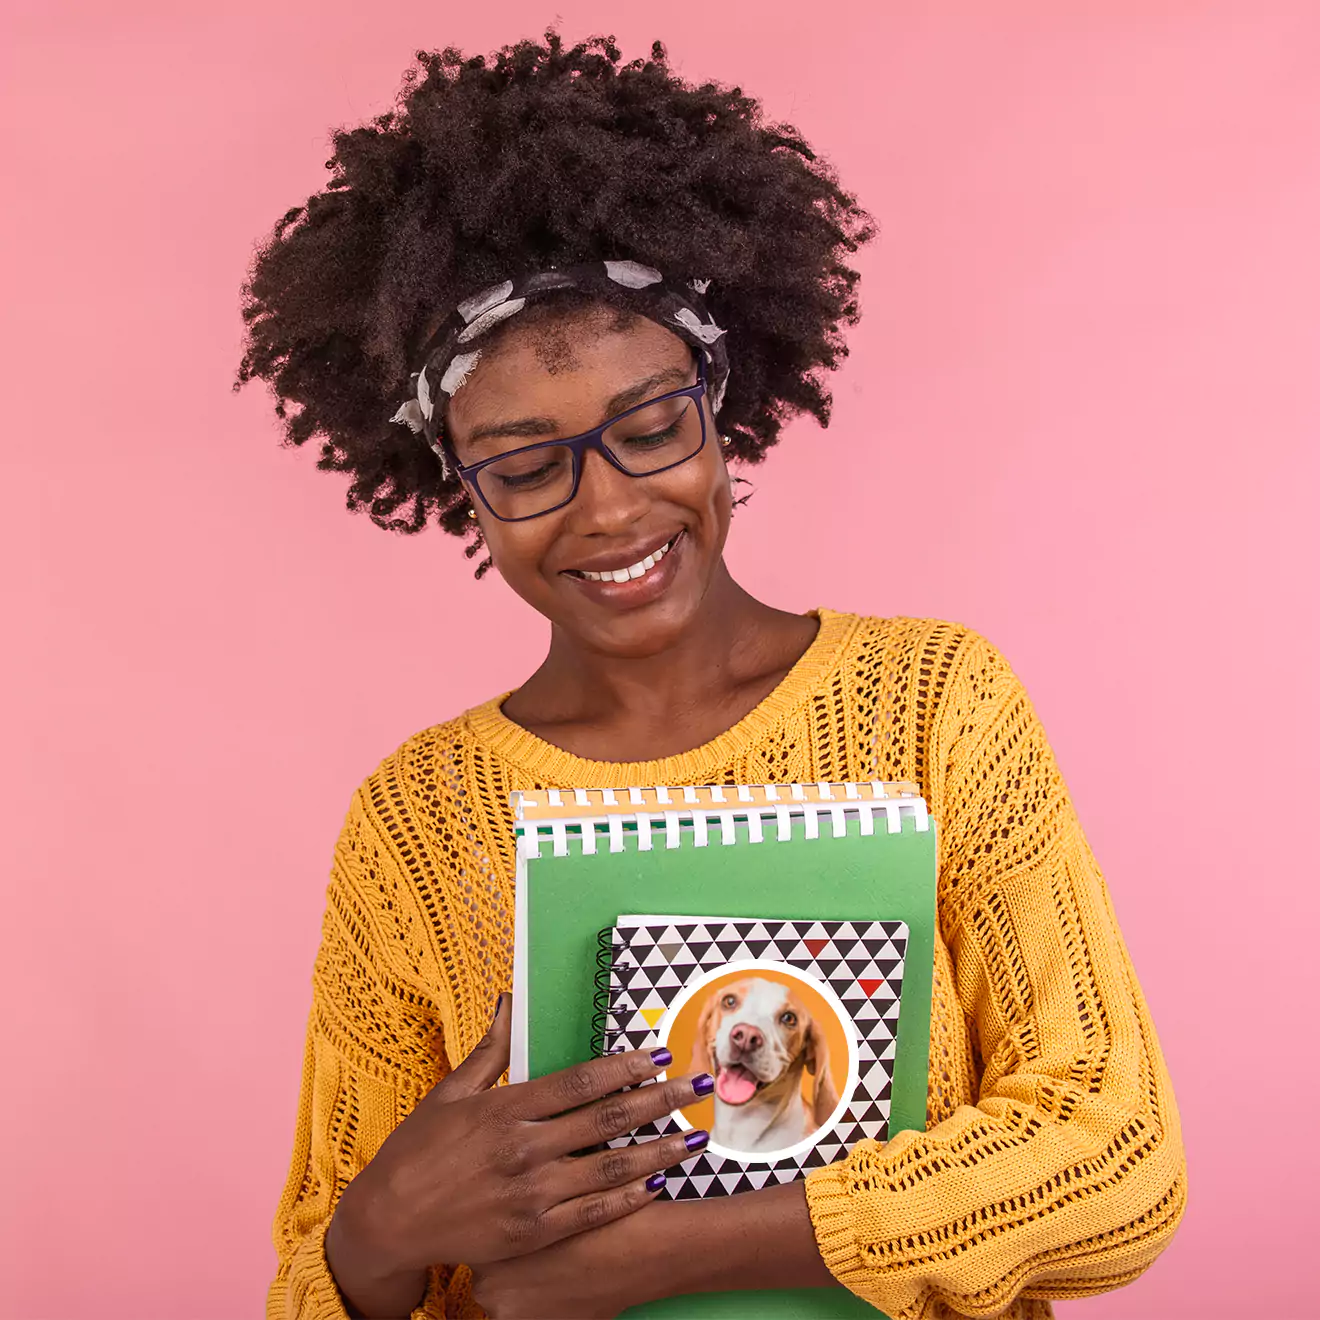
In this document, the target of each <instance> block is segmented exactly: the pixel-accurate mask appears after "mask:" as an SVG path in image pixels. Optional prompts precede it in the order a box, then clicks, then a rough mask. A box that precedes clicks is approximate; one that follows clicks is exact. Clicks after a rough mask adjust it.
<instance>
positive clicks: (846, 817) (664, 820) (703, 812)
mask: <svg viewBox="0 0 1320 1320" xmlns="http://www.w3.org/2000/svg"><path fill="white" fill-rule="evenodd" d="M814 787H815V789H816V790H817V797H818V799H819V800H817V801H808V800H807V797H806V793H805V790H804V788H803V786H802V785H801V784H790V785H789V786H788V789H789V793H790V795H791V800H785V798H784V797H783V795H782V794H780V793H778V792H775V791H771V790H769V789H767V791H766V792H765V794H764V797H765V800H764V801H763V802H760V803H756V802H754V801H753V800H752V794H751V793H750V792H749V791H747V790H746V789H744V788H741V787H740V788H738V789H737V790H736V798H737V802H736V803H734V802H732V801H731V800H730V798H729V796H728V795H727V794H725V793H723V792H718V791H714V792H711V793H710V798H711V800H712V801H714V802H721V803H725V804H727V805H724V806H722V807H715V806H709V807H706V808H702V807H700V806H695V805H693V804H694V803H696V802H697V801H698V799H697V795H696V793H695V792H694V790H693V789H691V788H684V789H682V790H681V795H682V798H683V802H682V804H680V803H679V802H678V801H677V800H676V799H675V798H674V797H673V796H672V795H671V794H670V793H668V792H667V791H666V790H665V789H664V788H657V789H654V790H652V791H653V792H654V793H655V795H656V796H655V801H656V802H657V803H662V804H665V805H664V806H663V807H661V808H659V809H657V808H655V807H652V808H649V809H648V808H646V806H645V802H644V800H642V810H639V811H635V812H631V813H627V814H625V813H617V812H616V813H610V814H608V815H606V816H604V817H603V820H604V825H605V829H604V831H603V832H602V831H600V830H599V829H598V825H599V823H600V822H601V820H602V817H600V816H596V817H591V816H582V817H577V816H573V815H569V814H566V815H565V816H564V818H563V819H551V820H541V821H526V822H520V823H519V826H518V838H517V846H518V855H519V857H522V858H539V857H540V856H541V845H542V843H543V842H546V841H548V842H549V843H550V846H551V853H552V854H553V856H555V857H567V856H569V855H570V853H571V852H572V851H573V850H572V849H571V848H570V845H569V840H570V839H571V838H572V837H573V835H575V834H576V835H577V837H578V838H579V839H580V841H581V842H580V847H579V848H578V849H577V851H579V852H581V853H583V854H584V855H587V856H592V855H594V854H595V853H596V852H598V851H600V850H601V841H602V839H603V840H604V841H605V847H606V848H607V849H608V851H610V852H612V853H620V852H626V851H627V836H628V834H629V833H630V832H631V833H633V834H634V835H635V837H636V840H637V842H636V847H637V850H638V851H639V852H650V851H651V850H652V849H653V848H658V847H660V846H661V844H660V843H659V841H658V838H657V832H662V833H663V837H664V844H663V846H664V847H665V848H679V847H681V846H682V843H683V836H684V834H685V833H690V834H691V837H692V844H693V846H694V847H697V848H708V847H711V846H713V845H714V844H718V845H720V846H723V847H729V846H731V845H733V844H735V843H737V842H738V837H739V826H740V825H741V826H743V827H744V828H745V831H746V838H747V841H748V842H749V843H762V842H765V841H766V840H767V839H773V840H775V841H777V842H779V843H787V842H788V841H789V840H791V839H792V838H793V836H794V823H795V822H798V821H800V822H801V824H802V835H803V837H804V838H808V839H818V838H819V837H820V835H821V833H822V830H821V826H822V823H823V822H822V816H823V817H825V822H824V823H825V824H826V826H827V828H826V831H825V832H826V833H827V835H828V836H829V837H832V838H835V839H841V838H844V837H846V836H847V834H848V828H849V825H848V823H849V821H850V820H856V821H857V831H858V833H859V834H861V835H862V836H864V837H869V836H871V835H873V834H874V833H875V832H876V828H877V818H878V817H883V819H884V829H885V832H886V833H887V834H901V833H902V832H903V822H904V821H905V820H906V821H909V822H910V825H909V828H910V829H912V830H914V831H915V832H917V833H925V831H927V830H928V829H930V815H929V812H928V811H927V809H926V804H925V802H924V801H922V799H921V798H919V797H915V796H909V797H902V798H892V797H885V796H884V794H883V792H881V791H880V786H879V785H878V784H876V785H872V786H871V787H872V791H873V794H874V799H873V800H867V799H866V798H863V797H862V796H861V794H860V793H859V792H858V791H857V786H856V785H853V784H848V785H844V791H843V795H842V796H841V797H840V796H838V795H836V794H833V793H832V792H831V791H830V786H829V785H828V784H817V785H814ZM620 791H621V790H620ZM604 792H606V793H609V797H607V798H606V799H605V801H606V803H607V804H608V805H615V804H617V802H618V798H617V797H616V796H615V794H614V793H613V792H611V791H610V790H604ZM675 792H680V790H675ZM567 797H571V798H572V803H571V804H570V803H569V802H566V801H565V800H564V799H565V798H567ZM640 798H641V792H640V790H637V789H630V790H629V791H628V799H629V805H637V804H638V799H640ZM611 799H612V800H611ZM547 800H548V802H549V804H550V805H551V806H562V807H565V808H568V809H570V810H571V806H588V805H590V803H589V800H587V799H586V798H585V790H582V789H575V790H571V791H566V792H563V793H561V792H560V791H559V790H556V789H549V790H547ZM767 826H769V827H770V828H768V829H767Z"/></svg>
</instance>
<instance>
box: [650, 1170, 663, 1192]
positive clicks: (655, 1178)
mask: <svg viewBox="0 0 1320 1320" xmlns="http://www.w3.org/2000/svg"><path fill="white" fill-rule="evenodd" d="M664 1185H665V1175H664V1174H663V1173H653V1174H652V1175H651V1176H650V1177H649V1178H648V1179H647V1180H646V1190H647V1191H648V1192H658V1191H659V1190H660V1189H661V1188H662V1187H663V1186H664Z"/></svg>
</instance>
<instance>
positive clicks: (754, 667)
mask: <svg viewBox="0 0 1320 1320" xmlns="http://www.w3.org/2000/svg"><path fill="white" fill-rule="evenodd" d="M816 631H817V623H816V620H815V619H812V618H808V617H806V616H804V615H800V614H791V613H788V612H786V611H784V610H777V609H773V608H772V607H771V606H769V605H766V604H764V603H763V602H761V601H759V600H757V599H756V598H755V597H754V596H752V595H750V594H749V593H748V592H747V591H745V590H744V589H743V588H742V587H740V586H739V585H738V584H737V583H736V582H734V580H733V579H732V577H730V576H729V575H728V573H727V571H725V572H724V573H723V574H722V581H719V582H718V583H717V584H713V586H712V590H711V591H710V592H708V593H707V597H706V599H705V600H704V601H703V603H702V609H701V613H700V615H699V616H698V618H697V619H696V620H694V623H693V626H691V627H689V628H688V629H687V630H686V631H685V632H684V634H683V636H682V637H681V638H680V639H679V640H678V641H677V643H675V644H674V645H673V646H669V647H666V648H665V650H664V651H662V652H660V653H658V654H656V655H651V656H644V657H637V658H626V659H625V658H621V657H618V656H611V655H605V654H602V653H600V652H598V651H593V650H592V649H590V648H589V647H586V646H583V645H582V644H581V643H580V642H579V641H577V640H576V639H575V638H573V637H570V636H568V635H566V634H565V633H563V632H562V630H560V629H555V630H554V631H553V632H552V634H551V642H550V650H549V653H548V654H547V655H546V658H545V660H544V662H543V663H542V664H541V666H540V668H539V669H537V671H536V672H535V673H534V674H533V675H532V676H531V678H529V679H528V680H527V682H526V683H524V684H523V685H522V687H520V688H519V689H518V690H517V692H515V693H513V694H512V695H511V696H510V697H509V699H508V700H507V701H506V702H505V704H504V708H503V710H504V714H505V716H506V717H507V718H509V719H511V720H513V721H514V722H515V723H517V724H520V725H521V726H522V727H523V728H525V729H527V730H528V731H529V732H531V733H534V734H536V735H537V736H538V737H540V738H543V739H544V740H545V741H546V742H549V743H552V744H554V745H555V746H557V747H560V748H562V749H563V750H564V751H567V752H570V753H572V754H573V755H576V756H582V757H587V758H589V759H591V760H598V761H649V760H655V759H658V758H660V757H663V756H671V755H674V754H675V753H678V752H684V751H688V750H690V749H691V748H693V747H697V746H700V745H701V744H702V743H705V742H708V741H710V739H712V738H714V737H717V736H718V735H719V734H721V733H723V732H724V731H725V730H726V729H729V728H731V727H732V726H733V725H734V724H736V723H737V722H738V721H739V720H740V719H742V717H743V716H744V715H746V714H747V713H748V711H750V710H751V709H753V708H754V707H755V706H756V705H757V704H759V703H760V702H761V701H762V700H764V698H765V697H766V696H768V695H769V694H770V692H771V691H773V689H774V688H775V687H776V686H777V685H778V683H779V682H780V681H781V680H782V679H783V677H784V675H785V674H787V673H788V671H789V670H790V669H791V668H792V667H793V665H794V664H796V663H797V661H798V660H799V659H800V658H801V656H802V654H803V652H804V651H806V649H807V648H808V647H809V646H810V645H811V642H812V640H813V638H814V637H815V635H816Z"/></svg>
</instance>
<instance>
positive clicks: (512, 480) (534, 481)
mask: <svg viewBox="0 0 1320 1320" xmlns="http://www.w3.org/2000/svg"><path fill="white" fill-rule="evenodd" d="M558 470H559V464H558V463H541V464H539V465H538V466H537V467H534V468H527V469H525V470H524V471H522V472H501V473H499V480H500V484H501V485H502V486H504V487H505V488H506V489H507V490H526V489H527V488H528V487H529V486H537V485H540V483H541V482H543V481H549V480H550V478H551V477H553V476H554V475H555V473H556V472H557V471H558Z"/></svg>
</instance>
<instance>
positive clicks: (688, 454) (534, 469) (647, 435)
mask: <svg viewBox="0 0 1320 1320" xmlns="http://www.w3.org/2000/svg"><path fill="white" fill-rule="evenodd" d="M705 393H706V364H705V362H704V361H703V360H702V358H701V356H700V354H698V355H697V383H696V384H695V385H688V386H687V387H686V388H684V389H681V390H671V391H670V392H669V393H668V394H661V395H658V396H657V397H656V398H654V399H647V401H646V402H645V403H639V404H638V405H637V406H636V407H635V408H629V409H628V410H627V411H626V412H621V413H619V415H618V416H617V417H611V418H610V419H609V420H608V421H606V422H602V423H601V424H600V425H599V426H597V427H594V428H593V429H592V430H590V431H584V432H583V433H582V434H581V435H575V436H572V437H570V438H569V439H567V440H544V441H541V442H539V443H538V444H534V445H524V446H523V447H522V448H521V449H511V450H509V451H508V452H507V453H504V454H494V455H492V456H491V457H490V458H483V459H481V460H480V462H477V463H473V464H471V465H470V466H468V467H464V466H463V465H462V464H461V463H458V461H457V459H456V458H455V460H454V461H455V466H456V468H457V470H458V475H459V476H460V477H461V478H462V479H463V480H464V481H465V482H467V484H468V485H469V486H470V487H471V488H472V489H473V490H475V491H476V492H477V494H478V495H479V496H480V497H481V502H482V503H483V504H484V505H485V506H486V508H487V509H489V510H490V512H491V513H492V514H493V515H494V516H495V517H496V518H498V519H499V520H500V521H501V522H522V521H523V520H524V519H527V518H539V517H541V516H542V515H543V514H546V513H553V512H554V511H555V510H556V509H562V508H563V507H564V505H565V504H568V503H569V502H570V501H571V500H572V499H573V497H574V496H575V495H576V494H577V493H578V487H579V486H580V485H581V483H582V466H583V463H584V461H585V459H586V454H587V450H589V449H594V450H596V451H597V452H599V453H601V454H603V455H604V456H605V459H606V461H607V462H608V463H609V464H610V465H611V466H612V467H615V468H617V469H618V470H619V471H620V472H622V473H624V474H625V475H626V476H629V477H653V476H655V474H656V473H657V472H668V471H669V469H670V468H675V467H677V466H678V465H679V464H680V463H686V462H687V461H688V459H690V458H695V457H696V456H697V455H698V454H699V453H700V452H701V451H702V449H704V448H705V446H706V410H705V408H703V407H702V406H701V400H702V398H703V397H704V396H705ZM452 456H453V455H452V451H451V457H452Z"/></svg>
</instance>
